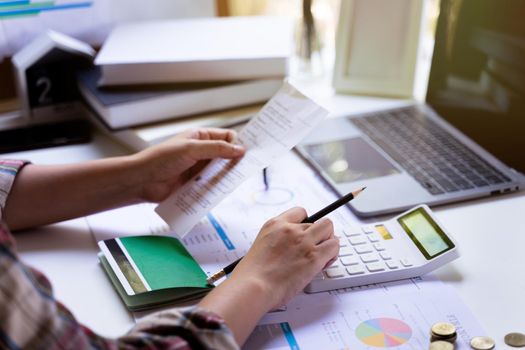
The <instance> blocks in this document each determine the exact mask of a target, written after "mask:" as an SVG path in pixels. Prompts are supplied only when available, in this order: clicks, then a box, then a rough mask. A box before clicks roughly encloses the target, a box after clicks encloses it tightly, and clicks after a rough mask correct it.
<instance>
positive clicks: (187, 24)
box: [95, 16, 293, 85]
mask: <svg viewBox="0 0 525 350" xmlns="http://www.w3.org/2000/svg"><path fill="white" fill-rule="evenodd" d="M292 28H293V26H292V23H291V21H290V20H289V19H287V18H282V17H269V16H260V17H258V16H251V17H221V18H197V19H183V20H164V21H151V22H136V23H128V24H122V25H119V26H117V27H116V28H115V29H114V30H113V31H112V32H111V34H110V36H109V38H108V39H107V40H106V42H105V43H104V45H103V46H102V49H101V50H100V52H99V54H98V55H97V57H96V59H95V64H96V65H98V66H100V67H101V68H102V75H103V77H102V80H101V84H102V85H127V84H150V83H175V82H195V81H224V80H247V79H260V78H269V77H283V76H285V75H286V73H287V66H288V58H289V57H290V55H291V53H292V47H293V46H292V43H293V34H292V33H293V30H292Z"/></svg>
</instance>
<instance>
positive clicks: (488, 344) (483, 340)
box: [470, 337, 496, 350]
mask: <svg viewBox="0 0 525 350" xmlns="http://www.w3.org/2000/svg"><path fill="white" fill-rule="evenodd" d="M495 346H496V342H495V341H494V339H492V338H489V337H474V338H472V339H470V347H471V348H472V349H475V350H491V349H494V347H495Z"/></svg>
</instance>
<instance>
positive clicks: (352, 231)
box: [305, 205, 459, 293]
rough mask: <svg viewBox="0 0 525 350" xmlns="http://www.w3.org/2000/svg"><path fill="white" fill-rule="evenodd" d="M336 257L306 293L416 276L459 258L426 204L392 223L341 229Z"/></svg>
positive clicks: (454, 246) (449, 237)
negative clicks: (337, 255) (337, 256)
mask: <svg viewBox="0 0 525 350" xmlns="http://www.w3.org/2000/svg"><path fill="white" fill-rule="evenodd" d="M339 236H340V249H339V258H338V259H337V261H336V262H334V263H333V264H332V265H331V266H329V267H328V268H326V269H325V270H324V271H322V272H321V273H319V274H318V275H317V276H316V277H315V278H314V280H313V281H312V282H310V284H308V286H306V288H305V292H307V293H315V292H321V291H326V290H331V289H338V288H347V287H355V286H362V285H366V284H372V283H381V282H388V281H394V280H400V279H405V278H411V277H416V276H421V275H423V274H425V273H427V272H430V271H432V270H435V269H437V268H438V267H440V266H443V265H445V264H446V263H448V262H450V261H452V260H454V259H456V258H458V257H459V252H458V248H457V244H456V242H455V240H454V238H452V236H450V234H449V233H448V232H446V230H445V229H444V228H443V226H441V225H440V224H439V223H438V221H437V220H436V218H435V216H434V214H433V213H432V211H431V210H430V208H429V207H428V206H426V205H421V206H417V207H415V208H413V209H410V210H408V211H406V212H404V213H402V214H401V215H399V216H396V217H394V218H393V219H391V220H388V221H386V222H382V223H376V224H372V225H367V226H363V227H354V228H348V229H344V230H343V232H342V233H341V234H339Z"/></svg>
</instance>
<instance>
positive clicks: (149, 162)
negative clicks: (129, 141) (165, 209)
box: [133, 128, 244, 202]
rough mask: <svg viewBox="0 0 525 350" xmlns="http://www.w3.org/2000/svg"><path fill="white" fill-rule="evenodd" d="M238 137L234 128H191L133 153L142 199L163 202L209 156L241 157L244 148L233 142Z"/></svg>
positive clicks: (209, 158) (197, 169) (209, 157)
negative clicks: (140, 184)
mask: <svg viewBox="0 0 525 350" xmlns="http://www.w3.org/2000/svg"><path fill="white" fill-rule="evenodd" d="M235 137H236V133H235V131H233V130H226V129H213V128H209V129H197V130H190V131H187V132H184V133H181V134H179V135H177V136H175V137H173V138H172V139H170V140H168V141H165V142H163V143H161V144H159V145H156V146H154V147H151V148H148V149H146V150H144V151H142V152H139V153H137V154H136V155H135V156H133V157H134V158H135V160H136V161H137V162H136V164H137V165H138V167H137V172H139V173H140V175H139V176H140V178H141V183H142V186H141V191H140V193H139V196H140V199H142V200H144V201H148V202H160V201H162V200H163V199H165V198H166V197H167V196H168V195H169V194H170V193H171V192H173V191H174V190H175V189H177V188H178V187H180V186H181V185H182V184H184V183H185V182H186V181H187V180H189V178H191V176H193V175H194V174H195V173H197V172H198V171H199V170H200V169H202V167H203V166H204V165H206V163H207V162H208V161H209V160H211V159H213V158H227V159H235V158H239V157H242V156H243V155H244V149H243V147H242V146H239V145H235V144H234V143H233V142H234V140H235Z"/></svg>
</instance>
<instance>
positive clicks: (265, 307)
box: [199, 277, 273, 345]
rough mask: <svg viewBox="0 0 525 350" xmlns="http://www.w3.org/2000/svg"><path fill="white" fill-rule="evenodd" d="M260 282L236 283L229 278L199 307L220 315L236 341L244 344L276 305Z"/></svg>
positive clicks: (239, 281)
mask: <svg viewBox="0 0 525 350" xmlns="http://www.w3.org/2000/svg"><path fill="white" fill-rule="evenodd" d="M261 283H262V281H261V282H254V281H241V280H238V281H236V280H235V279H234V278H233V279H232V278H231V277H230V278H229V279H228V280H226V281H225V282H223V283H222V284H221V285H219V286H218V287H217V288H215V289H214V290H213V291H212V292H211V293H210V294H208V295H207V296H206V297H205V298H204V299H203V300H202V301H201V302H200V304H199V306H200V307H201V308H203V309H206V310H208V311H212V312H214V313H215V314H217V315H219V316H221V317H222V318H223V319H224V321H225V322H226V325H228V327H229V328H230V330H231V331H232V332H233V334H234V336H235V340H236V341H237V342H238V344H240V345H242V344H243V343H244V342H245V341H246V339H247V338H248V336H249V335H250V333H251V332H252V331H253V329H254V328H255V326H256V325H257V323H258V322H259V320H260V319H261V318H262V317H263V316H264V315H265V314H266V313H267V312H268V311H269V310H270V309H271V305H272V303H273V301H271V300H270V297H271V292H270V291H268V288H267V287H266V286H265V285H264V284H261Z"/></svg>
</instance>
